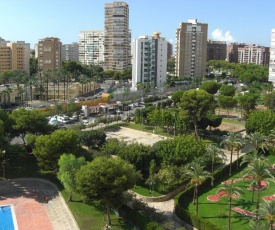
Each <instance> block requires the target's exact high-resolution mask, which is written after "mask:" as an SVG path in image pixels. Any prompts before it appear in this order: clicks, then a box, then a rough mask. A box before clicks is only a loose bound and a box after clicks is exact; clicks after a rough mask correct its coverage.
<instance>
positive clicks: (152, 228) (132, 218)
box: [119, 205, 164, 230]
mask: <svg viewBox="0 0 275 230" xmlns="http://www.w3.org/2000/svg"><path fill="white" fill-rule="evenodd" d="M119 215H120V216H121V217H122V218H123V219H124V220H126V221H127V222H129V223H130V224H132V225H134V226H138V227H139V229H142V230H164V229H163V228H162V227H161V226H159V224H158V223H157V222H155V221H151V220H149V219H148V218H146V217H145V216H143V215H141V214H140V213H139V212H137V211H135V210H133V209H131V208H130V207H128V206H126V205H124V206H122V208H121V209H120V210H119Z"/></svg>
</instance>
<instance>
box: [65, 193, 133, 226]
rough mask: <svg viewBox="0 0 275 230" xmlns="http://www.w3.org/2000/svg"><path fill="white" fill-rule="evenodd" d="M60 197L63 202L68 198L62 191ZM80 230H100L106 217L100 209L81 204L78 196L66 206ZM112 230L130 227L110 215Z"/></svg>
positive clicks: (105, 221)
mask: <svg viewBox="0 0 275 230" xmlns="http://www.w3.org/2000/svg"><path fill="white" fill-rule="evenodd" d="M62 195H63V197H64V199H65V200H67V198H68V192H67V191H66V190H62ZM68 206H69V208H70V210H71V212H72V213H73V215H74V217H75V219H76V221H77V223H78V225H79V227H80V229H81V230H100V229H102V227H103V226H104V225H105V224H106V223H107V216H106V215H104V212H103V209H102V207H97V206H96V205H87V204H85V203H83V202H82V200H81V198H80V197H79V195H77V194H76V195H74V196H73V201H72V202H70V203H69V204H68ZM111 223H112V225H111V226H112V229H115V230H130V229H132V227H131V226H129V225H128V224H126V223H124V222H123V220H122V219H121V218H119V217H118V216H117V215H115V214H114V213H112V214H111Z"/></svg>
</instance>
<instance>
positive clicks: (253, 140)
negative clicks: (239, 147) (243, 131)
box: [245, 132, 268, 152]
mask: <svg viewBox="0 0 275 230" xmlns="http://www.w3.org/2000/svg"><path fill="white" fill-rule="evenodd" d="M245 138H246V142H247V143H248V144H250V145H252V146H253V147H254V148H255V149H256V150H257V151H259V149H262V150H263V152H264V151H265V149H266V148H267V146H268V145H267V141H268V137H267V136H265V135H263V134H261V133H259V132H255V133H251V134H249V135H246V137H245Z"/></svg>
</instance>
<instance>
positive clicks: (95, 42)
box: [79, 30, 104, 65]
mask: <svg viewBox="0 0 275 230" xmlns="http://www.w3.org/2000/svg"><path fill="white" fill-rule="evenodd" d="M79 62H80V63H81V64H85V65H90V64H95V65H102V63H103V62H104V31H103V30H83V31H80V33H79Z"/></svg>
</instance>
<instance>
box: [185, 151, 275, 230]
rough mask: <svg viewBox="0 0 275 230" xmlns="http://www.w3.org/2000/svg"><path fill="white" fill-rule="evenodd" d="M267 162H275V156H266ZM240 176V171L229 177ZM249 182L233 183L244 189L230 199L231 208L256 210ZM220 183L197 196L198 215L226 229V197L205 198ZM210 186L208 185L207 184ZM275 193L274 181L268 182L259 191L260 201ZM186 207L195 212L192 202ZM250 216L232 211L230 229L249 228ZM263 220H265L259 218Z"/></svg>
mask: <svg viewBox="0 0 275 230" xmlns="http://www.w3.org/2000/svg"><path fill="white" fill-rule="evenodd" d="M268 159H269V162H270V163H271V164H274V163H275V156H269V157H268ZM240 177H242V172H239V173H237V174H235V175H234V176H233V177H231V178H229V179H235V178H240ZM249 184H250V181H249V180H244V181H239V182H236V183H235V184H234V185H236V186H238V187H240V188H241V189H242V190H243V191H244V195H243V196H241V197H240V198H239V199H232V208H233V207H235V206H237V207H239V208H242V209H245V210H247V211H251V212H255V210H256V202H254V203H252V202H251V197H252V191H249V190H248V189H247V188H248V186H249ZM220 186H221V185H220V184H219V185H217V186H216V187H214V188H213V189H211V190H209V191H208V192H205V193H204V194H202V195H201V196H200V197H199V217H200V218H203V219H207V220H208V221H209V222H211V223H213V224H215V225H217V226H220V227H221V229H224V230H226V229H227V224H228V198H227V197H222V198H221V199H220V200H219V201H218V202H211V201H208V200H207V196H209V195H215V194H216V192H217V190H218V188H219V187H220ZM209 187H210V185H209ZM274 193H275V183H273V182H269V184H268V187H267V189H266V190H263V191H261V193H260V196H261V198H260V202H263V199H262V197H263V196H268V195H273V194H274ZM256 200H257V191H255V195H254V201H256ZM186 208H187V209H188V210H189V211H190V212H193V213H194V212H195V205H193V204H192V202H190V203H188V204H186ZM250 220H251V217H246V216H243V215H241V214H238V213H236V212H233V211H232V219H231V229H242V230H248V229H249V221H250ZM261 221H265V220H261Z"/></svg>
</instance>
